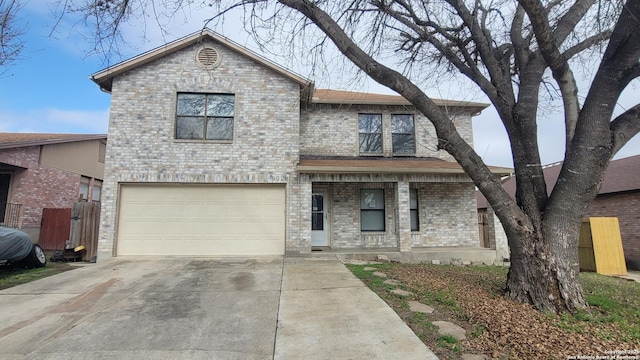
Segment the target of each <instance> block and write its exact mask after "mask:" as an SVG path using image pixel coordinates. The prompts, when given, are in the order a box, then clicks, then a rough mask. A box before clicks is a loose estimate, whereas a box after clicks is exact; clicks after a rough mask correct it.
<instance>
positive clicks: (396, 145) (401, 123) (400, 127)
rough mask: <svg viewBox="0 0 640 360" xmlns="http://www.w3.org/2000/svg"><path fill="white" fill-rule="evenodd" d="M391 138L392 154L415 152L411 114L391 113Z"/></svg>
mask: <svg viewBox="0 0 640 360" xmlns="http://www.w3.org/2000/svg"><path fill="white" fill-rule="evenodd" d="M391 140H392V143H393V153H394V154H415V153H416V137H415V126H414V122H413V115H399V114H394V115H391Z"/></svg>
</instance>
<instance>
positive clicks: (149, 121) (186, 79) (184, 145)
mask: <svg viewBox="0 0 640 360" xmlns="http://www.w3.org/2000/svg"><path fill="white" fill-rule="evenodd" d="M217 47H218V49H219V50H220V51H221V53H222V62H221V63H220V65H219V66H218V67H217V68H216V69H214V70H205V69H203V68H201V67H199V66H198V65H197V64H196V63H195V61H194V54H195V51H196V49H197V45H195V46H193V47H189V48H186V49H183V50H181V51H178V52H176V53H173V54H170V55H167V56H166V57H164V58H161V59H159V60H156V61H155V62H151V63H149V64H146V65H143V66H140V67H138V68H135V69H133V70H131V71H129V72H127V73H125V74H123V75H121V76H117V77H115V78H114V81H113V89H112V94H111V113H110V118H109V142H108V145H107V155H106V157H107V161H106V169H105V181H104V184H103V203H102V205H103V207H102V209H103V210H102V219H101V227H100V236H99V245H98V250H99V253H100V257H109V256H112V251H113V250H112V249H113V241H114V238H115V223H116V220H117V219H116V218H117V214H116V206H117V204H116V196H117V192H118V183H120V182H151V183H154V182H177V183H287V184H288V186H287V196H288V197H289V198H292V199H295V194H296V191H295V190H296V186H297V185H295V184H296V183H297V181H298V179H297V177H296V175H295V164H296V163H297V161H298V144H299V125H298V124H299V114H300V105H299V94H300V87H299V85H298V84H297V83H294V82H293V81H291V80H289V79H287V78H285V77H283V76H281V75H279V74H276V73H275V72H273V71H271V70H269V69H267V68H265V67H263V66H261V65H259V64H257V63H255V62H253V61H251V60H249V59H247V58H245V57H243V56H241V55H239V54H237V53H235V52H233V51H230V50H228V49H226V48H224V47H222V46H217ZM178 92H206V93H230V94H234V95H235V119H234V138H233V141H232V142H231V143H228V142H219V143H216V142H211V141H185V140H176V139H175V137H174V131H175V130H174V129H175V112H176V94H177V93H178ZM292 186H293V187H292ZM294 208H295V207H292V206H288V207H287V219H289V224H288V228H293V227H295V226H297V223H296V221H299V217H298V218H296V216H293V214H292V212H293V211H294ZM296 211H297V210H296ZM296 219H297V220H296ZM287 236H288V239H287V240H286V244H287V246H291V244H293V243H296V240H295V239H296V237H297V236H298V233H297V232H294V231H289V229H288V231H287Z"/></svg>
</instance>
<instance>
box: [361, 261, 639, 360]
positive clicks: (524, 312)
mask: <svg viewBox="0 0 640 360" xmlns="http://www.w3.org/2000/svg"><path fill="white" fill-rule="evenodd" d="M367 266H371V265H367ZM375 266H376V267H378V268H379V269H380V271H383V272H385V273H386V274H387V275H388V276H389V278H393V279H397V280H399V281H401V282H402V284H403V285H402V286H401V287H402V288H403V289H405V290H408V291H411V292H413V293H414V294H415V300H418V301H420V302H422V303H424V304H427V305H431V306H433V307H434V308H436V311H435V312H434V313H433V314H417V313H413V312H411V311H410V310H409V308H408V305H407V299H403V298H399V297H397V296H395V295H393V294H391V293H389V290H390V289H392V288H393V287H390V286H388V285H385V284H383V283H382V281H383V280H384V279H379V278H376V277H375V276H373V275H372V274H371V272H367V271H363V270H362V268H363V267H364V266H358V265H349V267H350V269H351V270H352V271H353V272H354V273H355V274H356V275H357V276H358V277H360V278H361V279H362V280H363V281H364V282H365V283H366V284H367V285H369V287H371V288H372V290H374V291H375V292H376V293H377V294H378V295H379V296H380V297H381V298H383V299H384V300H385V301H387V303H388V304H389V305H390V306H391V307H392V308H393V309H394V310H395V311H396V312H397V313H398V314H399V315H400V317H402V318H403V320H404V321H405V322H406V323H407V324H408V325H409V326H410V327H411V328H412V330H413V331H414V332H415V333H416V334H417V335H418V336H419V337H420V338H421V339H422V340H423V341H424V342H425V343H426V344H427V346H429V348H431V349H432V350H433V351H434V352H435V353H436V354H437V355H438V356H439V357H440V358H442V359H459V358H460V357H461V354H464V353H472V354H484V355H485V356H486V357H487V358H497V359H567V358H569V357H571V356H576V357H578V356H583V357H591V356H593V358H596V357H597V356H601V357H606V356H609V355H611V352H613V351H618V354H627V355H632V356H635V359H640V284H639V283H635V282H630V281H627V280H622V279H617V278H610V277H605V276H600V275H596V274H591V273H587V274H582V276H581V282H582V286H583V289H584V292H585V297H586V299H587V301H588V302H589V304H590V306H591V308H590V310H589V311H588V312H587V311H583V312H579V313H576V314H564V315H555V314H546V313H541V312H539V311H537V310H535V309H533V308H532V307H531V306H529V305H524V304H519V303H516V302H513V301H510V300H507V299H505V298H504V297H502V296H501V294H502V291H503V287H504V284H505V281H506V273H507V270H506V269H505V268H499V267H489V266H485V267H459V266H441V265H408V264H382V265H375ZM437 320H447V321H451V322H454V323H456V324H458V325H459V326H462V327H463V328H465V330H466V331H467V340H463V341H458V342H453V341H444V340H443V338H442V337H441V336H439V335H438V334H437V331H436V328H435V327H434V326H433V325H432V324H431V322H432V321H437ZM611 358H615V357H611Z"/></svg>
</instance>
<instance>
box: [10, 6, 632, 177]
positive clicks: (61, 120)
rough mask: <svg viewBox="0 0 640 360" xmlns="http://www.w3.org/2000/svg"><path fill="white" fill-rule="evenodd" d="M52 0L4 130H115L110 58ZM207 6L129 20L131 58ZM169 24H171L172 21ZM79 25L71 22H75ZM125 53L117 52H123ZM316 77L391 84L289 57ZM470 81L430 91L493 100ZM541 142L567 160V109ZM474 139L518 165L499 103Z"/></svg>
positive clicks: (340, 84)
mask: <svg viewBox="0 0 640 360" xmlns="http://www.w3.org/2000/svg"><path fill="white" fill-rule="evenodd" d="M47 1H48V0H31V1H29V2H25V6H24V8H23V10H22V13H21V14H20V15H19V17H20V18H21V20H22V23H23V24H24V26H25V30H26V32H25V35H24V38H23V40H24V42H25V43H26V50H25V51H24V52H23V54H22V55H23V58H22V59H21V60H20V61H18V62H16V63H14V64H13V65H12V66H10V67H9V68H8V69H7V71H6V72H5V73H4V74H3V75H0V132H51V133H107V126H108V116H109V102H110V95H109V94H107V93H104V92H102V91H101V90H100V89H99V88H98V86H97V85H96V84H95V83H93V82H92V81H91V80H90V79H89V76H90V75H91V74H92V73H95V72H97V71H99V70H101V69H103V68H105V67H106V66H107V64H105V63H104V62H103V60H102V59H101V58H100V57H98V56H97V55H87V54H88V53H89V51H90V50H91V47H92V43H91V41H90V40H89V39H88V38H87V37H86V36H85V35H83V34H81V32H84V31H85V30H86V29H82V28H81V27H75V28H73V29H72V27H71V24H72V23H71V21H73V20H72V19H65V21H64V22H62V23H61V24H60V28H59V29H60V30H59V31H58V32H57V33H56V34H55V36H53V37H51V36H50V33H51V24H53V23H54V21H55V18H54V17H53V16H52V15H51V10H52V8H51V6H52V5H51V4H52V3H47ZM206 15H207V14H206V13H205V12H202V11H194V12H193V13H191V12H189V13H184V14H183V17H182V18H178V19H174V20H172V21H171V22H167V21H165V22H164V24H165V26H167V28H168V29H169V31H170V34H168V35H164V36H163V35H161V33H160V32H159V31H157V29H154V27H153V24H147V29H146V31H144V36H145V38H144V39H142V38H141V33H142V31H141V30H140V29H139V28H138V27H135V26H128V27H125V32H124V33H125V37H126V39H127V41H129V42H130V44H132V48H130V49H124V51H125V54H124V55H125V58H126V57H131V56H134V55H137V54H139V53H141V52H143V51H146V50H149V49H151V48H154V47H157V46H160V45H162V44H163V43H164V42H167V41H172V40H175V39H176V38H180V37H182V36H185V35H188V34H190V33H192V32H195V31H197V30H198V29H200V28H201V26H202V25H203V20H204V19H205V18H206ZM167 24H168V25H167ZM70 29H71V30H70ZM213 30H215V31H218V32H220V33H222V34H224V35H226V36H228V37H230V38H231V39H232V40H234V41H236V42H238V43H239V44H241V45H243V46H247V47H249V48H250V49H252V50H254V51H256V49H257V47H256V46H252V44H251V40H250V39H251V38H250V36H248V35H247V34H246V33H244V32H243V31H241V29H240V27H239V26H238V22H237V21H235V24H234V23H233V22H227V24H226V25H225V28H214V29H213ZM115 60H117V59H115ZM283 61H285V60H280V61H276V62H279V63H280V64H282V65H286V66H288V67H290V68H292V70H293V71H297V72H299V73H300V74H301V75H303V76H307V77H309V78H312V79H314V80H315V81H316V86H317V87H331V88H340V89H346V90H351V91H368V92H378V93H389V90H388V89H386V88H383V87H381V86H380V85H377V84H375V83H372V82H367V81H364V82H361V83H356V85H353V83H351V85H349V86H345V83H349V82H350V80H340V79H326V78H324V79H322V81H318V79H317V78H315V76H314V75H311V74H309V73H305V71H306V70H299V69H296V68H295V64H294V65H292V64H286V63H283ZM637 85H638V81H636V86H635V87H633V86H632V87H631V88H630V89H628V91H626V93H625V95H624V96H623V98H622V99H621V101H620V106H621V107H620V108H619V111H621V110H622V109H623V108H624V107H629V106H632V105H633V104H635V103H637V102H638V99H640V89H639V88H638V86H637ZM463 88H464V85H460V84H459V83H450V84H448V86H447V87H446V88H438V89H431V91H427V94H428V95H430V96H434V97H438V98H451V99H456V100H468V101H479V102H487V101H486V99H483V98H482V97H479V96H478V95H473V94H471V95H470V94H469V92H468V91H467V92H465V90H464V89H463ZM539 130H540V135H539V142H540V148H541V157H542V163H543V164H549V163H553V162H556V161H560V160H562V157H563V155H564V140H563V138H564V132H563V125H562V121H561V118H560V114H559V113H553V111H551V112H549V114H548V116H544V117H540V122H539ZM474 142H475V148H476V151H477V152H478V154H480V156H482V157H483V159H484V160H485V162H487V163H488V164H490V165H499V166H512V165H511V164H512V163H511V157H510V151H509V144H508V139H507V137H506V132H505V131H504V129H503V127H502V124H501V123H500V121H499V119H498V118H497V114H496V113H495V111H494V110H493V109H486V110H485V111H483V113H482V114H481V115H480V116H478V117H476V118H475V119H474ZM638 154H640V136H636V137H635V138H633V139H632V140H631V141H630V143H629V144H628V145H627V146H626V147H625V148H623V149H622V150H621V151H620V152H619V153H618V155H617V156H616V158H622V157H627V156H631V155H638Z"/></svg>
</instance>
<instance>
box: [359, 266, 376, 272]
mask: <svg viewBox="0 0 640 360" xmlns="http://www.w3.org/2000/svg"><path fill="white" fill-rule="evenodd" d="M362 270H364V271H374V270H378V269H377V268H374V267H371V266H365V267H364V268H362Z"/></svg>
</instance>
